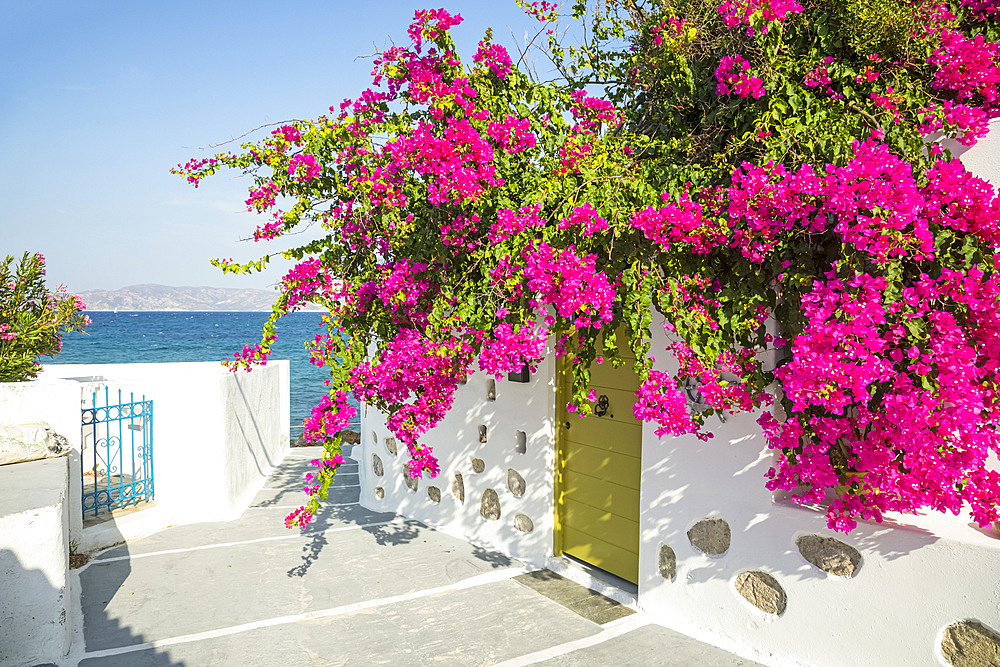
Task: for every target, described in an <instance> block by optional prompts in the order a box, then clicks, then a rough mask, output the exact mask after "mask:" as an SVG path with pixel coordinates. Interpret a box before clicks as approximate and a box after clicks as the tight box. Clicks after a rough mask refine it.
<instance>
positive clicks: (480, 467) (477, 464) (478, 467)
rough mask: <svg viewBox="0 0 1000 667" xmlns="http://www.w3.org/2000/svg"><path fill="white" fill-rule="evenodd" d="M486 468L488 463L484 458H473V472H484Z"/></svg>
mask: <svg viewBox="0 0 1000 667" xmlns="http://www.w3.org/2000/svg"><path fill="white" fill-rule="evenodd" d="M484 470H486V464H485V463H484V462H483V460H482V459H472V472H482V471H484Z"/></svg>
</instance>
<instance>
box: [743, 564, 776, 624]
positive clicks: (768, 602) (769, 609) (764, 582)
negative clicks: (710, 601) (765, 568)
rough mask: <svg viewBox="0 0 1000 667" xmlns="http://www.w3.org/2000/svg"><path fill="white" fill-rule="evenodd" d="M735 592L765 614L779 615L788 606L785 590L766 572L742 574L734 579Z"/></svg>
mask: <svg viewBox="0 0 1000 667" xmlns="http://www.w3.org/2000/svg"><path fill="white" fill-rule="evenodd" d="M736 592H737V593H739V594H740V595H742V596H743V598H744V599H745V600H746V601H747V602H749V603H750V604H752V605H753V606H755V607H757V609H760V610H761V611H762V612H764V613H766V614H781V613H783V612H784V611H785V607H786V606H787V604H788V597H787V596H786V595H785V589H783V588H782V587H781V584H779V583H778V580H777V579H775V578H774V577H772V576H771V575H769V574H768V573H767V572H754V571H750V572H743V573H741V574H740V576H738V577H736Z"/></svg>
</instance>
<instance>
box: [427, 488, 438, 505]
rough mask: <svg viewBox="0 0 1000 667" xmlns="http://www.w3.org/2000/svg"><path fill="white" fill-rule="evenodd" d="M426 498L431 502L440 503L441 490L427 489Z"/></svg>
mask: <svg viewBox="0 0 1000 667" xmlns="http://www.w3.org/2000/svg"><path fill="white" fill-rule="evenodd" d="M427 497H428V498H430V499H431V502H435V503H439V502H441V489H439V488H437V487H436V486H428V487H427Z"/></svg>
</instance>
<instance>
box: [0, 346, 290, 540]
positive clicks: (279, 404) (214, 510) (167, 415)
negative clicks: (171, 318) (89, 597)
mask: <svg viewBox="0 0 1000 667" xmlns="http://www.w3.org/2000/svg"><path fill="white" fill-rule="evenodd" d="M65 378H90V379H92V381H90V382H78V381H72V380H68V379H65ZM93 378H103V379H101V380H93ZM20 384H21V386H20V387H18V388H16V390H12V389H10V388H8V389H7V390H6V391H4V390H3V388H2V387H0V421H2V422H6V423H16V422H17V420H18V419H21V418H23V417H24V416H29V415H30V419H43V420H45V421H48V422H49V423H50V424H51V425H52V426H53V427H54V428H55V429H56V430H57V431H58V432H60V433H63V431H64V430H65V431H66V435H67V437H69V439H70V442H71V443H72V444H73V445H74V447H75V450H76V452H77V454H76V455H75V456H74V458H73V466H72V469H71V475H70V480H71V484H73V485H74V487H75V488H74V489H72V490H71V494H70V502H71V503H72V506H73V508H74V509H73V511H72V512H71V518H72V520H73V522H74V524H72V525H71V531H72V532H71V534H72V535H73V537H74V539H76V540H78V542H79V544H80V548H81V550H84V551H86V550H91V549H95V548H98V547H100V546H105V545H106V544H109V543H113V542H114V541H117V540H121V539H122V538H130V537H138V536H139V535H141V534H148V533H150V532H152V531H155V530H158V529H160V528H162V527H164V526H167V525H175V524H183V523H194V522H198V521H215V520H227V519H231V518H234V517H235V516H238V515H239V514H240V513H242V512H243V510H244V509H245V508H246V505H247V504H248V502H249V500H250V499H251V498H252V497H253V495H254V494H255V493H256V492H257V490H258V489H259V488H260V487H261V486H262V485H263V484H264V481H265V479H266V477H267V475H268V474H269V473H270V471H271V470H272V469H273V467H274V466H275V465H276V464H277V463H278V462H280V461H281V459H282V458H284V456H285V454H287V452H288V448H289V442H288V427H289V424H288V421H289V414H290V410H289V403H288V402H289V393H288V389H289V365H288V362H287V361H277V362H271V363H269V364H268V365H267V366H265V367H261V368H257V369H254V370H253V371H252V372H250V373H246V372H239V373H231V372H229V371H227V370H225V369H224V368H222V367H221V366H220V365H219V364H216V363H212V362H199V363H164V364H65V365H48V366H45V367H44V370H43V372H42V374H41V376H40V377H39V379H38V380H37V381H35V382H30V383H20ZM104 386H107V387H108V388H109V389H111V392H112V394H114V395H117V390H118V389H121V390H122V392H123V396H127V395H128V393H129V392H133V393H134V395H135V399H136V400H138V399H139V398H140V397H141V396H143V395H144V396H145V397H146V398H147V399H152V400H153V468H154V484H155V491H156V497H155V501H156V505H155V507H153V508H150V509H148V510H143V511H142V512H137V513H135V514H134V515H130V516H128V517H125V518H122V519H120V520H117V521H116V522H113V523H110V524H107V525H104V526H103V527H102V528H101V529H100V531H98V530H97V529H94V530H90V529H88V531H87V534H86V535H85V534H84V533H83V532H82V531H81V528H82V524H81V523H80V520H79V519H78V518H77V517H79V516H80V514H81V512H80V505H79V503H80V500H79V498H80V490H79V485H80V467H79V466H80V462H79V454H78V452H79V451H80V405H81V393H84V394H85V398H86V401H87V403H88V404H89V402H90V392H91V391H92V390H94V389H101V392H102V393H103V389H102V388H103V387H104ZM5 395H6V398H5ZM27 397H30V398H27ZM99 398H100V396H99ZM22 405H30V406H34V407H33V408H32V410H26V409H22V408H21V407H20V406H22ZM67 406H68V407H67ZM54 422H55V423H54ZM57 424H58V425H57Z"/></svg>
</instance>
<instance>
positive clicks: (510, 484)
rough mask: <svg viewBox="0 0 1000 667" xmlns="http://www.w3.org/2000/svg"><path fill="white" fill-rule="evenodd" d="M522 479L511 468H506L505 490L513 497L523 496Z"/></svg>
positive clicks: (523, 485)
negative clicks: (508, 490)
mask: <svg viewBox="0 0 1000 667" xmlns="http://www.w3.org/2000/svg"><path fill="white" fill-rule="evenodd" d="M524 487H525V484H524V478H523V477H521V475H520V473H518V472H517V471H516V470H514V469H513V468H507V488H508V489H510V492H511V493H513V494H514V495H515V496H517V497H518V498H520V497H521V496H523V495H524Z"/></svg>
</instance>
